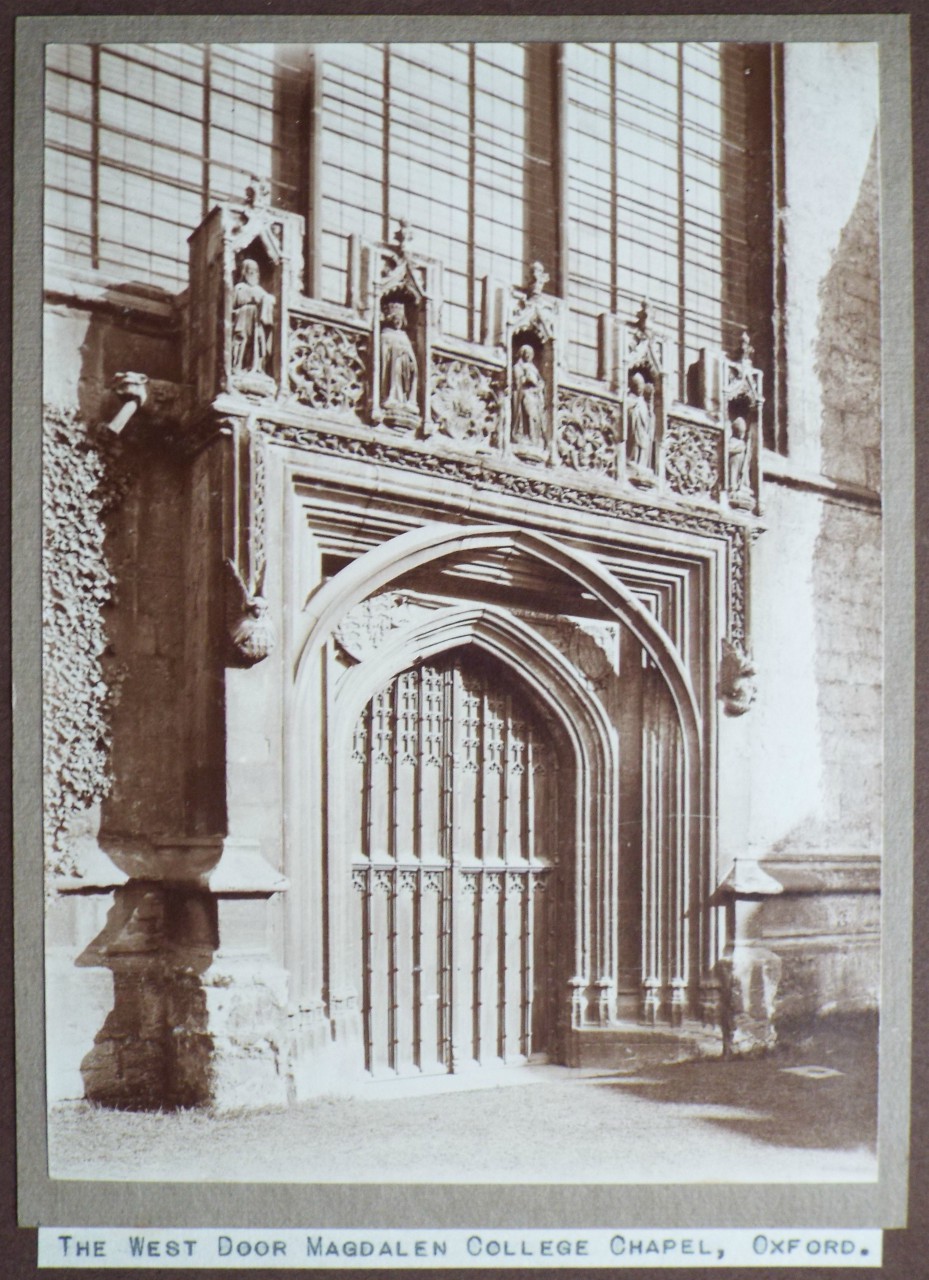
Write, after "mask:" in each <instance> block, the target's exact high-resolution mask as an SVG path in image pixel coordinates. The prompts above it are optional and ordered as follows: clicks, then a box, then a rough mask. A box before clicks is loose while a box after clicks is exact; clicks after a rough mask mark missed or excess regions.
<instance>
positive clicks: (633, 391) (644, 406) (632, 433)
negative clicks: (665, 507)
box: [628, 371, 655, 471]
mask: <svg viewBox="0 0 929 1280" xmlns="http://www.w3.org/2000/svg"><path fill="white" fill-rule="evenodd" d="M654 398H655V388H654V387H653V386H652V384H651V383H650V382H648V381H647V380H646V378H645V376H644V375H643V374H641V373H639V372H638V371H636V372H635V373H634V374H633V375H632V378H631V379H630V394H629V418H628V421H629V461H630V463H631V464H632V466H633V467H635V468H636V469H637V470H639V471H654V469H655V463H654V456H653V453H654V443H655V409H654Z"/></svg>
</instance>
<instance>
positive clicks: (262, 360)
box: [231, 257, 275, 393]
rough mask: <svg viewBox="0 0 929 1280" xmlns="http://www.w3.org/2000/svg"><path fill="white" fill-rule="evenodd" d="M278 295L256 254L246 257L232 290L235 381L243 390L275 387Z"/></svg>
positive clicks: (242, 261) (235, 384) (256, 390)
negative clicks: (263, 277)
mask: <svg viewBox="0 0 929 1280" xmlns="http://www.w3.org/2000/svg"><path fill="white" fill-rule="evenodd" d="M274 309H275V300H274V295H273V294H272V293H269V292H268V290H267V289H265V288H264V287H263V286H262V283H261V270H260V267H259V265H258V262H257V260H256V259H255V258H253V257H243V258H242V260H241V262H240V264H239V274H238V279H237V281H236V283H235V285H234V286H233V290H232V351H231V366H232V380H233V385H234V386H235V387H236V388H237V389H238V390H242V391H255V392H259V393H263V392H267V391H268V390H269V385H268V384H270V389H271V390H273V387H274V379H273V377H272V371H271V357H272V354H273V350H274Z"/></svg>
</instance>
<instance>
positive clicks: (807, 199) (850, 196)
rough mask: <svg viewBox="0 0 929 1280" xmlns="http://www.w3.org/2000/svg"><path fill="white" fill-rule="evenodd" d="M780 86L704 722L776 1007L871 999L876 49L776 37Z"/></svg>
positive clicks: (877, 814) (877, 433)
mask: <svg viewBox="0 0 929 1280" xmlns="http://www.w3.org/2000/svg"><path fill="white" fill-rule="evenodd" d="M785 96H786V102H785V114H786V138H785V163H786V191H785V196H786V209H785V213H784V224H785V234H786V248H787V261H786V273H787V278H786V288H787V306H786V315H785V323H786V349H787V369H786V378H787V423H786V426H787V439H788V453H787V456H786V457H776V456H774V455H771V454H768V455H766V459H765V461H766V481H767V484H766V496H765V511H764V518H765V524H766V525H767V531H766V532H765V533H764V534H763V535H762V536H761V537H760V539H759V540H758V542H757V544H756V546H755V548H754V558H753V588H752V632H753V646H754V657H755V661H756V664H757V667H758V679H759V693H758V699H757V701H756V704H755V706H754V707H753V708H752V711H751V714H750V716H747V717H745V723H744V724H738V725H736V726H730V725H724V726H723V729H722V747H723V763H722V776H723V778H725V777H727V776H728V777H729V778H732V779H739V778H740V779H741V784H740V786H741V794H740V795H739V796H737V797H736V800H735V803H734V804H733V805H732V806H731V807H730V809H729V811H728V819H727V821H726V822H724V824H723V830H722V833H721V835H722V854H723V862H724V865H725V861H726V858H727V857H734V856H738V855H739V854H740V853H747V854H748V856H749V857H751V858H755V859H759V860H761V861H762V863H763V865H764V867H765V868H766V869H770V871H771V872H772V874H773V875H774V876H775V878H777V879H778V880H780V882H781V883H782V884H783V885H784V887H785V892H784V893H783V895H779V896H776V897H772V898H770V899H769V900H768V901H767V902H765V903H764V904H763V905H761V906H760V907H759V908H758V909H757V910H756V911H755V912H754V913H753V914H752V916H751V926H750V929H751V933H752V934H753V935H754V937H755V939H756V941H757V943H758V944H759V945H761V944H766V945H768V946H770V947H772V948H773V949H774V950H775V951H777V952H778V954H779V955H780V956H781V958H782V960H783V970H782V976H781V983H780V987H779V996H778V1002H779V1003H778V1010H779V1013H781V1014H782V1015H784V1016H789V1017H795V1016H804V1015H808V1014H810V1013H813V1012H817V1011H822V1010H826V1009H836V1008H839V1009H841V1008H854V1007H859V1006H860V1005H861V1004H865V1005H872V1006H873V1005H874V1004H876V1002H877V999H878V991H879V972H880V969H879V965H880V960H879V945H878V916H879V906H878V893H879V869H878V868H879V862H878V855H879V854H880V850H881V821H882V809H881V803H882V788H881V735H882V723H883V722H882V642H883V632H882V576H883V575H882V540H881V519H880V502H881V500H880V494H879V490H880V479H881V395H880V375H881V345H880V332H881V315H880V283H879V281H880V277H879V268H880V244H879V209H878V146H877V135H876V123H877V102H878V97H877V53H876V48H875V47H873V46H866V45H848V44H843V45H832V46H827V47H825V48H823V47H821V46H807V45H796V46H788V47H787V48H786V50H785ZM839 118H841V119H842V121H843V126H842V144H843V145H842V146H841V147H838V146H836V145H835V139H836V134H835V130H834V127H833V126H831V125H830V123H829V122H830V121H834V120H835V119H839ZM749 720H751V721H752V723H751V724H749V723H748V721H749ZM740 760H741V762H742V763H741V764H740ZM824 866H829V867H832V868H833V874H832V875H831V877H830V876H829V875H827V876H825V878H823V877H822V876H821V875H820V874H819V871H818V870H817V868H819V869H820V870H821V869H822V868H823V867H824ZM798 885H799V886H800V887H798Z"/></svg>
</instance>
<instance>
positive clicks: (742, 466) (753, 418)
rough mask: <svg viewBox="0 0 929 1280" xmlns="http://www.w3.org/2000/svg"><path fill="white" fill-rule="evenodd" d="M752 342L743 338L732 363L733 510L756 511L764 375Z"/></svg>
mask: <svg viewBox="0 0 929 1280" xmlns="http://www.w3.org/2000/svg"><path fill="white" fill-rule="evenodd" d="M754 354H755V353H754V349H753V348H752V344H751V339H750V338H749V335H748V334H747V333H743V334H742V339H741V344H740V348H739V354H738V356H737V357H736V359H735V360H731V361H729V362H728V379H727V386H726V395H725V400H726V419H727V420H728V431H727V432H726V487H727V492H728V498H729V506H730V507H734V508H736V509H737V510H740V511H754V509H755V501H756V499H755V485H754V484H753V480H754V477H753V475H752V470H753V463H754V461H755V459H753V457H752V452H753V446H754V447H755V448H758V446H759V441H758V432H759V426H760V422H761V415H762V411H763V406H764V396H763V394H762V386H763V383H762V373H761V370H760V369H757V368H756V367H755V364H754V361H753V356H754Z"/></svg>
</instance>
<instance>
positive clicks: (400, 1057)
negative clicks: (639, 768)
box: [346, 646, 575, 1077]
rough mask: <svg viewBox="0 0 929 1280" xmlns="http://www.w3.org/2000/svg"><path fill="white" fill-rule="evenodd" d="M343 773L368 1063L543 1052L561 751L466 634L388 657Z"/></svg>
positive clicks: (554, 981)
mask: <svg viewBox="0 0 929 1280" xmlns="http://www.w3.org/2000/svg"><path fill="white" fill-rule="evenodd" d="M346 786H347V787H348V788H350V794H352V795H354V796H357V798H358V801H357V806H353V809H354V814H355V819H354V822H353V830H352V835H351V840H352V848H353V857H352V868H351V875H352V883H353V889H354V893H353V911H354V923H353V935H354V951H355V956H354V965H355V974H356V982H357V990H358V992H359V993H360V1006H361V1015H362V1026H363V1036H364V1061H365V1068H366V1070H367V1071H369V1072H370V1073H371V1074H372V1075H373V1076H381V1077H382V1076H390V1075H400V1076H402V1075H420V1074H430V1073H441V1072H458V1071H462V1070H467V1069H470V1068H473V1067H478V1066H499V1065H501V1064H504V1063H507V1064H508V1063H516V1062H526V1061H529V1060H530V1059H537V1060H538V1059H545V1058H548V1059H552V1060H557V1059H558V1058H559V1056H560V1053H561V1047H560V1036H561V1032H562V1031H563V1027H562V1024H561V1014H562V1010H566V1007H567V1006H566V997H565V994H562V998H561V999H559V998H558V994H559V993H566V992H567V980H568V977H569V972H568V969H567V967H566V966H567V963H569V962H566V961H565V959H564V958H565V957H566V956H570V955H571V950H572V937H571V929H570V920H571V912H570V910H569V909H568V907H569V904H568V901H567V887H568V885H569V884H570V882H571V877H570V867H569V863H570V862H571V861H572V859H571V858H570V857H569V856H568V855H569V850H570V839H571V833H572V832H573V828H574V792H575V788H574V778H573V761H572V760H571V753H570V750H569V748H568V745H567V744H566V743H565V742H564V741H563V738H562V734H561V731H560V730H559V729H558V727H557V726H556V725H555V724H554V723H553V722H552V721H551V719H550V717H548V716H546V715H545V714H544V712H543V711H542V709H541V708H540V707H539V706H538V705H537V703H536V700H535V699H534V698H533V697H532V695H531V693H530V692H529V691H528V690H527V689H526V688H525V686H524V685H523V684H522V682H521V681H519V680H518V679H517V677H516V676H515V675H514V673H513V672H512V670H511V669H509V668H508V667H507V666H506V665H505V664H504V663H502V662H500V661H499V660H498V659H496V658H494V657H492V656H491V655H489V654H488V653H486V652H485V651H483V650H481V649H478V648H477V647H474V646H462V647H460V648H458V649H455V650H453V651H451V652H450V653H447V654H444V655H441V656H438V657H436V658H433V659H432V660H430V661H428V662H422V663H419V664H417V665H416V666H413V667H411V668H408V669H407V670H404V671H402V672H401V673H400V674H398V675H397V676H395V677H394V678H393V679H392V680H391V681H390V682H389V683H388V684H387V685H386V687H384V688H383V689H381V690H380V691H379V692H378V693H377V694H375V696H374V697H373V698H372V699H371V700H370V701H369V703H368V704H367V706H366V707H365V709H364V710H363V712H362V714H361V716H360V717H359V719H358V722H357V725H356V729H355V734H354V741H353V747H352V751H351V760H350V766H349V774H348V776H347V777H346Z"/></svg>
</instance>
